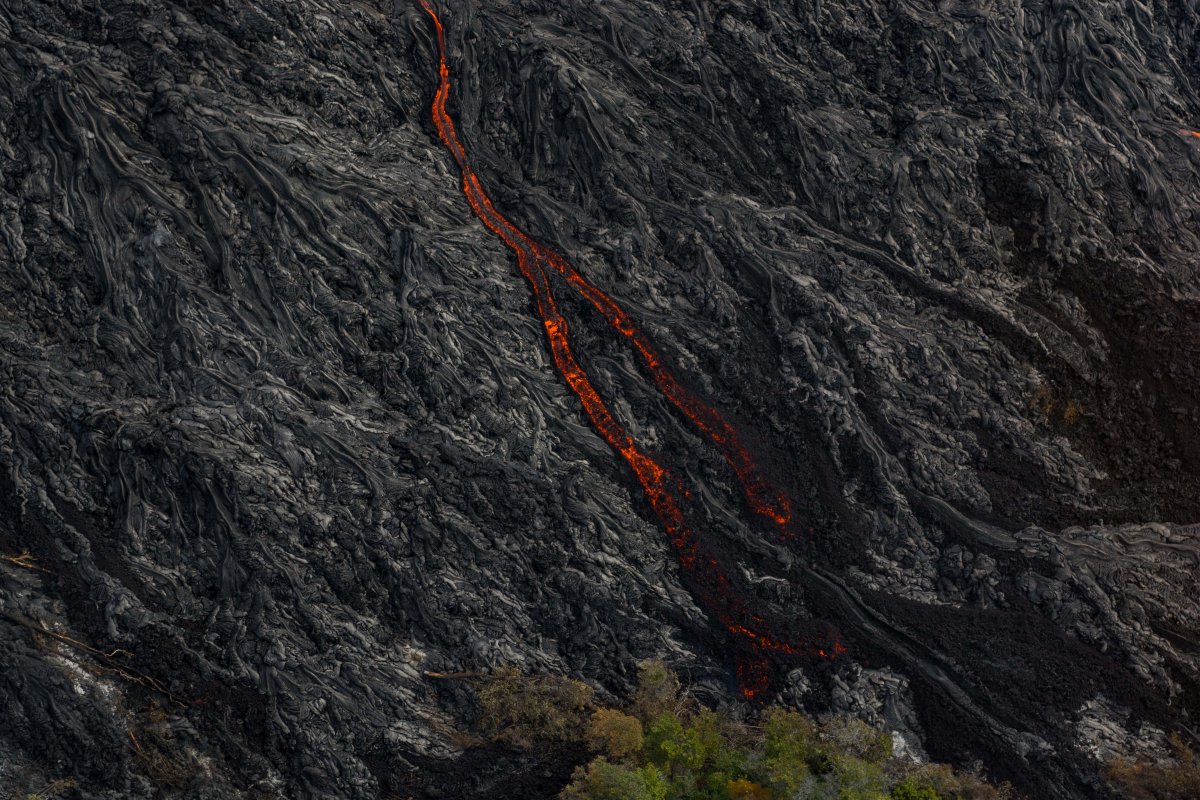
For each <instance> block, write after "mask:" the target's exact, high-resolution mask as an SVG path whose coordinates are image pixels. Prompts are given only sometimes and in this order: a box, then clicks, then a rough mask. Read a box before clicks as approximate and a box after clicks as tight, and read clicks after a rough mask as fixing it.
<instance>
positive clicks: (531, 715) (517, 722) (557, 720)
mask: <svg viewBox="0 0 1200 800" xmlns="http://www.w3.org/2000/svg"><path fill="white" fill-rule="evenodd" d="M592 695H593V692H592V688H591V687H590V686H588V685H587V684H586V683H581V682H580V681H576V680H571V679H570V678H565V677H560V676H543V677H526V676H524V675H522V674H521V673H520V671H518V670H516V669H513V668H504V669H498V670H496V672H494V673H493V674H492V675H490V676H489V677H488V678H487V680H486V681H485V682H484V683H483V685H482V686H481V687H480V689H479V706H480V711H481V713H480V715H479V728H480V730H482V731H483V732H484V733H485V734H487V735H488V736H490V737H491V738H492V739H493V740H495V741H501V742H506V743H508V744H511V745H514V746H516V747H522V748H526V749H531V748H533V747H534V746H535V745H538V744H558V743H561V742H571V741H579V740H581V739H582V738H583V734H584V731H585V730H586V719H587V709H588V707H589V706H590V705H591V703H592Z"/></svg>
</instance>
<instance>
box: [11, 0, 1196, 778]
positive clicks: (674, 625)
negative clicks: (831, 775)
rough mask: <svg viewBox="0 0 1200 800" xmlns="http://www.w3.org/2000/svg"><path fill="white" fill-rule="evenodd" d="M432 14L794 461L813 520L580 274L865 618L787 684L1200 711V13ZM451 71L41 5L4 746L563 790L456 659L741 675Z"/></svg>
mask: <svg viewBox="0 0 1200 800" xmlns="http://www.w3.org/2000/svg"><path fill="white" fill-rule="evenodd" d="M439 13H440V14H441V18H442V20H443V22H444V23H445V26H446V35H447V44H448V48H449V54H448V55H449V61H450V68H451V73H452V74H451V80H452V83H453V92H452V96H451V101H450V102H451V106H452V112H453V114H454V117H455V119H456V120H457V122H458V125H459V128H460V131H461V134H462V136H463V138H464V144H465V145H466V147H467V148H468V149H469V150H470V152H471V154H472V158H473V160H474V162H475V164H476V168H477V170H478V171H479V173H480V177H481V179H482V180H483V181H484V183H485V184H486V185H487V186H488V188H489V191H490V193H491V195H492V197H493V198H494V199H495V201H496V203H497V205H498V206H500V207H501V208H502V209H503V210H504V212H505V213H506V214H508V215H509V216H510V217H511V218H512V219H513V220H514V221H515V222H517V223H518V224H520V225H522V226H523V227H524V228H525V229H526V230H527V231H528V232H529V234H530V235H531V236H533V237H534V238H536V239H538V240H539V241H541V242H544V243H545V244H546V245H548V246H551V247H553V248H555V249H557V250H559V251H560V252H562V253H563V254H564V255H566V256H567V257H568V258H570V259H571V261H572V262H573V263H574V264H575V265H576V266H577V267H578V268H579V270H580V271H581V272H582V273H584V274H585V275H587V276H588V277H589V279H590V280H592V281H593V282H594V283H596V284H597V285H598V286H601V287H603V288H604V290H605V291H607V292H609V293H610V294H612V295H613V296H614V297H615V298H617V299H618V300H619V301H620V302H621V303H622V305H623V306H625V307H626V308H627V309H628V310H629V311H630V313H631V314H632V315H633V316H634V317H635V319H636V320H637V321H638V323H639V324H640V325H641V326H642V327H643V328H644V330H645V331H646V333H647V335H648V336H649V337H650V338H651V339H653V340H654V341H655V342H656V344H657V345H658V346H659V347H660V348H661V349H662V351H663V352H664V353H665V354H666V356H667V357H668V359H669V361H670V362H671V364H672V366H673V367H674V369H675V371H676V372H677V374H679V375H680V376H681V378H682V379H684V380H685V381H686V382H688V383H689V385H690V386H691V387H692V388H693V389H694V390H695V391H696V392H697V393H698V394H700V395H702V396H704V397H706V398H708V399H709V400H711V401H712V402H713V403H714V404H715V405H716V406H717V407H718V408H720V409H722V410H723V411H724V412H725V413H726V415H727V416H728V417H729V419H730V420H731V421H732V422H733V423H734V424H735V426H736V427H737V428H738V430H739V431H740V432H742V433H743V435H744V437H745V440H746V442H747V444H748V446H749V447H750V448H751V449H752V450H753V451H754V452H755V453H756V455H757V456H758V457H759V458H760V459H761V462H762V463H763V464H764V465H766V466H767V468H768V469H769V471H770V473H771V474H772V476H773V477H774V478H775V479H776V480H777V481H778V482H780V483H781V484H782V485H784V486H785V487H786V489H787V490H788V491H789V493H790V494H791V495H792V496H793V497H794V499H795V504H796V507H797V509H798V511H799V516H800V518H801V519H802V520H803V524H802V529H803V530H802V534H803V535H799V536H796V537H795V538H792V539H783V540H780V539H778V538H777V537H774V536H773V534H772V533H771V532H770V531H768V530H766V529H765V528H763V527H762V526H761V525H760V524H759V523H757V522H756V521H755V520H754V518H753V516H752V515H751V514H750V513H749V512H748V510H747V508H746V503H745V501H744V500H743V499H742V496H741V494H740V492H739V490H738V487H737V484H736V481H734V480H733V478H732V472H731V470H730V469H729V467H728V466H727V465H726V464H725V462H724V461H723V460H722V459H721V457H720V455H719V453H717V452H716V451H714V450H713V449H712V448H711V447H709V446H708V443H707V442H706V441H705V440H704V439H703V438H701V437H700V436H699V435H698V434H697V433H696V431H695V430H694V429H693V428H692V427H690V426H689V425H688V424H687V422H686V420H684V419H683V418H682V417H681V416H680V415H679V414H678V413H676V412H675V411H674V409H672V408H671V407H670V405H669V404H668V403H666V402H664V400H663V398H662V396H661V395H660V394H659V393H658V392H657V390H656V389H655V388H654V385H653V384H652V383H651V382H650V381H648V380H647V379H646V377H645V375H644V374H643V372H642V371H641V369H640V367H639V366H638V364H637V362H636V360H635V358H634V354H633V353H632V352H631V351H630V350H629V349H628V348H627V347H626V346H625V344H624V343H623V342H622V341H621V340H620V338H619V337H614V336H613V335H612V333H611V331H610V330H609V328H608V327H607V325H606V324H605V323H604V321H603V320H602V319H600V318H599V317H598V316H597V315H596V314H595V313H594V312H593V311H592V310H591V309H590V308H588V307H587V306H586V305H585V304H584V303H582V302H580V301H578V300H577V299H572V298H571V297H570V295H569V293H568V292H566V291H561V290H562V289H563V287H561V286H559V287H556V291H560V294H561V295H562V299H561V303H562V306H563V309H564V313H566V314H567V315H568V316H569V317H570V319H571V320H572V328H571V335H572V344H573V347H574V348H575V349H576V351H577V353H578V354H579V356H580V359H581V360H582V361H583V362H584V364H585V366H586V367H587V368H588V370H589V372H590V373H591V375H592V377H593V379H594V381H595V382H596V384H597V387H598V388H599V389H600V390H601V392H602V393H603V394H604V395H605V397H606V398H608V399H609V400H610V402H612V404H613V406H614V408H615V409H616V411H617V412H618V414H619V415H620V416H621V417H622V421H623V422H624V423H625V424H627V425H628V426H629V427H630V429H631V430H632V432H633V433H634V434H635V436H636V437H637V438H638V441H639V443H641V444H643V445H644V446H646V447H647V448H648V449H650V450H652V451H654V452H656V453H662V454H665V455H668V456H669V457H670V463H671V466H672V469H674V470H676V471H678V473H679V474H680V475H681V476H683V477H685V478H686V479H687V481H688V482H689V485H691V486H692V487H693V490H694V494H695V498H696V502H697V504H698V505H699V511H698V512H697V514H698V516H699V520H700V521H699V522H697V527H698V529H702V531H703V535H704V536H705V537H706V540H707V541H708V542H710V543H711V547H712V548H714V549H715V550H716V551H718V552H720V553H721V554H722V556H723V558H724V560H725V562H726V565H727V568H728V571H729V572H730V574H731V575H733V576H734V577H735V578H736V584H737V585H738V586H739V587H741V589H742V590H743V591H745V592H746V593H747V602H749V603H753V604H754V605H755V606H757V607H760V608H762V609H764V610H765V611H769V612H770V613H772V614H774V615H776V616H779V617H784V618H788V619H796V620H801V621H804V622H805V623H812V624H821V625H829V626H832V628H834V629H835V630H836V631H837V632H838V635H839V637H840V640H841V641H842V642H844V644H845V646H846V648H847V649H848V652H847V653H846V654H845V655H844V656H842V657H841V658H839V659H837V660H834V661H828V660H821V659H795V660H792V661H789V662H783V661H781V662H780V663H778V664H776V665H775V667H776V672H777V673H778V674H776V675H775V676H774V677H775V680H774V682H773V688H774V689H775V690H778V691H780V692H781V695H780V696H781V697H782V699H783V700H785V701H787V702H794V703H801V704H803V705H804V706H805V707H806V708H807V709H808V710H809V711H810V712H814V713H817V712H822V711H829V710H840V711H851V712H854V713H858V714H860V715H862V716H864V717H865V718H868V719H871V720H872V721H875V722H881V723H882V724H885V725H887V726H889V727H890V728H891V729H892V730H893V731H894V732H895V733H896V734H898V735H899V736H900V737H902V738H903V740H904V741H905V742H906V745H907V746H908V747H909V748H910V752H912V753H914V754H927V755H928V756H929V757H931V758H935V759H938V760H950V761H955V762H957V763H960V764H972V763H975V762H981V763H982V764H983V766H984V768H985V769H986V770H987V771H988V772H989V773H990V774H991V775H992V776H994V777H996V778H997V779H1007V780H1012V781H1013V782H1014V783H1016V784H1017V785H1018V786H1019V787H1021V788H1022V789H1024V790H1025V791H1026V792H1028V793H1029V794H1030V795H1031V796H1034V797H1038V798H1074V797H1093V796H1098V795H1100V794H1101V793H1102V792H1103V789H1102V788H1101V787H1100V783H1099V779H1098V777H1097V775H1098V763H1097V758H1098V757H1100V755H1102V754H1104V753H1108V752H1116V751H1118V750H1121V749H1122V748H1124V749H1125V750H1133V749H1136V746H1137V742H1138V741H1145V742H1149V743H1150V744H1147V745H1146V746H1147V747H1151V746H1157V745H1154V744H1153V742H1157V741H1158V740H1159V739H1161V736H1160V735H1159V734H1154V735H1151V734H1148V733H1144V732H1145V731H1151V732H1155V731H1157V732H1159V733H1161V732H1174V733H1179V734H1181V735H1183V736H1185V737H1191V738H1192V739H1194V738H1195V734H1194V733H1192V732H1193V731H1195V730H1196V727H1197V722H1196V715H1197V714H1198V713H1200V619H1198V618H1197V613H1198V612H1197V609H1196V604H1195V592H1196V588H1197V566H1198V565H1200V549H1198V546H1197V533H1198V530H1197V529H1196V528H1195V527H1189V526H1187V524H1186V523H1195V522H1197V521H1198V520H1200V492H1197V490H1196V489H1197V478H1198V477H1200V433H1198V430H1200V428H1198V427H1197V422H1200V405H1198V402H1197V399H1198V398H1197V391H1196V387H1197V385H1200V375H1198V374H1197V367H1196V362H1195V358H1194V356H1195V353H1196V352H1197V347H1198V346H1200V316H1197V313H1196V312H1197V309H1198V304H1197V300H1198V296H1197V292H1196V288H1197V287H1196V271H1195V254H1196V252H1197V251H1198V249H1200V241H1198V238H1197V234H1198V233H1200V224H1198V223H1200V220H1198V217H1197V210H1198V209H1200V205H1198V203H1200V138H1195V137H1191V136H1188V135H1181V133H1180V130H1179V129H1180V128H1188V127H1189V126H1191V125H1200V107H1198V103H1197V100H1196V98H1197V94H1196V82H1197V80H1198V78H1200V72H1198V67H1200V64H1198V62H1197V59H1198V58H1200V55H1198V52H1200V51H1197V49H1196V48H1195V46H1194V35H1195V30H1196V26H1197V23H1198V21H1200V17H1198V12H1197V10H1196V9H1194V8H1192V7H1191V6H1190V5H1188V4H1182V3H1171V4H1168V3H1152V4H1143V3H1138V2H1130V3H1126V4H1123V5H1119V6H1118V5H1113V4H1111V3H1101V2H1097V0H1081V2H1079V3H1075V4H1071V5H1067V4H1062V3H1057V2H1027V3H1024V4H1007V5H1005V4H996V3H988V2H979V3H971V2H948V3H939V4H928V3H913V2H908V1H907V0H898V2H891V3H881V2H868V3H865V4H859V5H856V6H849V5H838V4H832V3H828V2H813V3H765V4H761V3H732V2H710V1H708V0H701V1H700V2H681V3H674V2H671V3H643V2H632V0H606V1H605V2H581V3H574V2H572V3H551V2H539V1H537V0H520V1H519V2H518V1H515V0H514V1H512V2H494V3H475V2H457V0H454V1H453V2H446V3H445V4H444V5H441V6H439ZM436 64H437V52H436V44H435V41H434V39H433V30H432V25H431V24H430V21H429V18H428V17H427V16H426V15H425V14H423V13H422V12H421V11H420V9H419V8H417V7H416V6H410V5H408V4H406V3H397V4H391V3H386V4H376V3H335V2H332V0H292V2H281V1H277V0H249V1H248V2H240V3H227V2H213V3H196V2H162V1H161V0H122V1H120V2H116V1H114V2H107V1H106V2H104V3H83V2H78V1H77V0H55V1H54V2H51V0H8V2H6V3H5V4H3V5H2V6H0V88H2V91H0V240H2V241H0V253H2V254H3V255H2V256H0V259H2V262H0V263H3V266H4V268H3V269H2V270H0V296H2V297H3V298H4V302H3V304H2V305H0V554H3V555H7V556H10V557H11V558H10V560H7V561H0V612H2V614H3V616H2V617H0V643H2V646H0V708H2V709H3V712H2V713H3V716H2V717H0V789H3V790H4V791H7V792H9V793H14V794H16V793H19V792H21V791H32V790H33V789H36V788H38V787H39V786H42V785H44V784H46V783H49V782H50V781H52V780H57V779H72V778H73V779H75V780H77V781H78V782H79V789H77V790H76V791H77V794H78V796H81V797H89V798H91V797H95V798H138V797H152V796H156V797H157V796H168V797H195V798H199V797H236V796H241V797H276V796H284V797H313V798H315V797H347V798H374V797H379V796H388V795H389V794H399V795H401V796H406V795H408V794H411V795H413V796H429V797H434V796H442V797H508V796H512V797H538V796H550V795H552V794H553V792H554V791H555V789H554V788H553V783H554V779H555V778H556V777H558V778H561V776H562V775H563V774H564V771H563V769H562V768H559V767H555V766H553V765H551V766H549V767H548V766H547V765H546V764H544V763H542V762H538V761H537V759H536V758H534V757H531V756H523V755H519V754H511V753H501V754H497V753H495V752H491V751H489V752H487V753H486V755H485V756H480V755H478V754H475V755H473V754H471V753H469V752H468V753H466V754H463V753H462V752H461V751H460V749H459V748H458V746H457V745H456V744H455V741H456V739H455V738H454V737H453V736H451V735H450V733H451V732H452V731H453V729H454V728H455V727H457V726H459V725H461V718H462V715H464V714H469V712H470V700H469V697H468V696H467V694H466V693H465V692H464V691H463V690H461V689H459V688H456V687H454V686H448V685H444V684H443V683H438V682H434V681H430V680H428V679H427V678H425V677H424V676H423V673H424V672H426V671H455V670H464V669H465V670H475V669H482V668H487V667H492V666H497V665H501V664H516V665H519V666H522V667H524V668H526V669H528V670H534V671H553V672H568V673H570V674H573V675H576V676H579V677H581V678H583V679H586V680H588V681H590V682H592V683H593V684H595V685H596V686H597V687H598V688H600V689H601V690H603V691H605V692H610V693H613V694H620V693H621V692H623V691H624V690H626V689H627V688H628V686H629V681H630V677H631V675H632V673H633V670H634V667H635V665H636V663H637V661H638V660H640V659H643V658H647V657H655V656H658V657H666V658H667V659H668V660H669V661H671V662H672V663H674V664H676V665H678V666H681V667H687V668H688V671H689V675H690V678H691V679H692V680H694V681H696V682H699V683H702V684H703V685H705V686H707V687H709V688H710V689H711V691H712V692H714V694H715V695H717V696H720V697H724V698H725V699H730V698H732V697H734V696H735V695H736V685H735V679H734V671H735V663H734V662H735V653H736V652H737V648H738V644H737V643H736V642H731V640H730V637H729V636H728V635H727V633H726V632H725V631H724V630H723V629H722V628H721V626H720V625H719V624H717V623H716V621H715V620H714V619H712V618H711V617H710V615H709V614H708V612H707V610H706V609H705V607H704V603H703V602H702V601H701V600H699V599H698V597H697V594H696V592H695V587H693V586H690V585H689V584H688V582H687V581H686V580H685V579H684V577H683V576H682V575H681V573H680V571H679V569H678V568H677V566H676V563H675V559H674V556H673V554H672V552H671V549H670V547H669V545H668V543H667V541H666V539H665V537H664V536H663V533H662V531H661V530H660V528H659V527H658V525H657V523H656V521H655V519H654V516H653V515H652V514H651V513H650V510H649V507H648V506H647V504H646V502H645V500H644V498H642V496H641V494H640V490H639V488H638V486H637V484H636V483H635V482H634V481H633V480H632V479H631V476H630V475H629V473H628V471H627V469H626V468H625V466H624V464H623V462H621V460H620V459H619V458H618V457H616V455H615V454H614V453H613V451H612V450H611V449H610V448H609V447H608V446H607V445H606V444H605V442H604V441H603V439H601V438H600V437H599V436H597V434H596V433H595V432H594V431H593V430H592V429H591V428H590V427H589V425H588V424H587V421H586V418H585V417H584V416H583V414H582V413H581V409H580V407H579V403H578V401H577V400H576V398H575V396H574V395H573V394H572V393H571V392H570V391H569V389H568V388H567V386H566V384H565V382H564V381H563V379H562V378H561V377H560V376H559V375H558V373H557V372H556V370H555V368H554V364H553V361H552V359H551V357H550V354H549V352H548V349H547V346H546V342H545V336H544V332H543V330H542V328H541V326H540V324H539V323H538V321H537V319H536V317H535V316H534V315H533V314H532V313H531V299H530V293H529V291H528V289H527V287H526V284H525V283H524V282H523V280H522V278H521V276H520V274H519V273H518V272H517V270H516V269H515V268H514V265H513V259H512V258H511V256H510V253H509V251H508V250H507V249H506V248H505V247H504V246H503V244H502V243H501V242H500V241H498V240H497V239H496V238H495V237H493V236H492V235H491V234H490V233H489V232H488V231H487V229H486V228H484V227H483V225H481V224H480V223H479V221H478V220H477V219H476V217H475V216H474V214H473V213H472V211H471V208H470V207H469V206H468V204H467V202H466V201H465V200H464V198H463V196H462V194H461V193H460V177H459V175H458V172H457V170H456V168H455V165H454V163H453V161H452V160H451V159H450V157H449V155H448V154H447V153H446V152H445V151H444V149H443V147H442V145H441V143H440V142H439V141H438V139H437V136H436V135H435V133H434V130H433V125H432V123H431V121H430V117H429V107H430V102H431V99H432V96H433V90H434V87H435V85H436V79H437V76H436ZM23 550H28V551H30V554H31V556H32V558H33V560H32V561H28V560H24V559H20V558H18V557H17V555H18V554H19V553H20V552H22V551H23ZM39 631H40V632H39ZM785 676H786V677H785ZM918 739H919V741H918ZM1130 743H1132V744H1130ZM1118 744H1119V746H1118ZM559 766H560V767H561V765H559ZM566 769H567V770H568V771H569V765H568V766H567V767H566ZM522 776H525V777H522ZM530 776H532V777H530ZM522 781H525V782H522ZM539 782H540V783H539ZM539 792H540V794H539ZM2 793H3V792H0V794H2Z"/></svg>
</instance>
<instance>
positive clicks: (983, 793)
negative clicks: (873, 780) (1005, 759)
mask: <svg viewBox="0 0 1200 800" xmlns="http://www.w3.org/2000/svg"><path fill="white" fill-rule="evenodd" d="M900 771H901V775H900V778H901V784H900V785H904V783H908V782H911V783H913V784H914V785H915V786H918V787H927V788H929V789H932V790H933V791H934V792H935V794H936V795H937V796H939V797H941V798H943V800H1013V798H1014V797H1015V796H1016V795H1015V793H1014V792H1013V788H1012V787H1011V786H1009V785H1008V784H1007V783H1003V784H1000V785H999V786H993V785H992V784H990V783H988V782H987V781H986V780H985V779H984V778H983V777H982V776H980V775H976V774H975V773H973V772H959V771H958V770H955V769H954V768H952V767H950V766H949V765H947V764H907V763H906V764H904V765H902V767H901V770H900Z"/></svg>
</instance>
